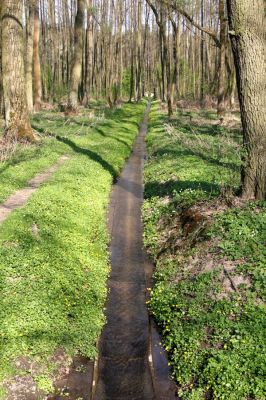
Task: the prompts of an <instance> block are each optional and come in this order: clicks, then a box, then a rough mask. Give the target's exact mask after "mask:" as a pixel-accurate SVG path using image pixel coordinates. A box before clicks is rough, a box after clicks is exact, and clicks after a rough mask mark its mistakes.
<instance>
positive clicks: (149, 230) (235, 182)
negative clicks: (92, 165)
mask: <svg viewBox="0 0 266 400" xmlns="http://www.w3.org/2000/svg"><path fill="white" fill-rule="evenodd" d="M241 141H242V140H241V135H240V124H239V120H238V117H237V116H234V117H233V119H231V120H230V121H228V123H227V125H221V124H220V121H219V120H217V118H216V116H215V113H214V112H208V111H197V110H193V111H188V110H179V111H177V112H176V113H175V115H174V117H173V118H172V119H171V120H169V119H168V118H167V116H166V113H165V112H164V111H163V110H162V109H161V107H160V106H159V105H158V104H157V105H156V104H154V106H153V108H152V111H151V117H150V124H149V135H148V137H147V147H148V161H147V163H146V167H145V203H144V207H143V218H144V230H145V232H144V241H145V245H146V247H147V249H148V251H149V254H150V255H151V257H152V258H153V260H154V262H155V263H156V272H155V275H154V287H153V288H152V290H151V300H150V301H149V307H150V311H151V313H152V314H153V316H154V318H155V320H156V322H157V324H158V325H159V327H160V330H161V334H162V341H163V344H164V347H165V349H166V350H167V351H168V354H169V363H170V365H171V368H172V375H173V377H174V379H175V381H176V382H177V385H178V396H179V398H182V399H189V400H204V399H224V400H239V399H257V400H262V399H265V398H266V384H265V353H266V347H265V343H266V340H265V339H266V338H265V332H266V329H265V328H266V326H265V321H266V319H265V316H266V315H265V294H266V293H265V290H266V282H265V265H266V246H265V244H266V228H265V227H266V202H244V201H242V200H241V199H240V198H238V197H237V196H236V194H237V193H238V191H239V182H240V162H241V151H242V150H241Z"/></svg>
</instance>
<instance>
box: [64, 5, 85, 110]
mask: <svg viewBox="0 0 266 400" xmlns="http://www.w3.org/2000/svg"><path fill="white" fill-rule="evenodd" d="M86 3H87V1H86V0H78V10H77V15H76V19H75V49H74V57H73V62H72V68H71V74H70V89H69V96H68V107H69V109H70V110H76V109H77V107H78V88H79V84H80V80H81V71H82V50H83V45H82V35H83V26H84V17H85V10H86Z"/></svg>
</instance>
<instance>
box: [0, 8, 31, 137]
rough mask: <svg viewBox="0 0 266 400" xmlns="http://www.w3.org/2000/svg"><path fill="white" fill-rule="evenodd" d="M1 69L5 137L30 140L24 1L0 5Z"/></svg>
mask: <svg viewBox="0 0 266 400" xmlns="http://www.w3.org/2000/svg"><path fill="white" fill-rule="evenodd" d="M2 7H3V9H2V69H3V92H4V104H5V136H6V137H7V138H11V139H17V140H22V141H24V140H30V141H31V140H33V139H34V136H33V132H32V129H31V124H30V120H29V114H28V107H27V100H26V85H25V66H24V50H25V48H24V34H23V17H22V15H23V2H22V1H16V0H5V1H4V2H3V3H2Z"/></svg>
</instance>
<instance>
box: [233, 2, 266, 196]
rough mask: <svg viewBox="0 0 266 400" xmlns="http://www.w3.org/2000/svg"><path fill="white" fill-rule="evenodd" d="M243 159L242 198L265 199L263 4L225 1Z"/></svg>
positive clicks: (265, 28)
mask: <svg viewBox="0 0 266 400" xmlns="http://www.w3.org/2000/svg"><path fill="white" fill-rule="evenodd" d="M227 5H228V14H229V24H230V36H231V41H232V47H233V53H234V60H235V65H236V71H237V84H238V93H239V100H240V107H241V117H242V124H243V133H244V146H245V149H246V157H245V162H244V165H243V181H242V184H243V190H242V193H243V197H244V198H247V199H253V198H256V199H266V112H265V104H266V80H265V65H266V56H265V49H266V23H265V2H264V0H227Z"/></svg>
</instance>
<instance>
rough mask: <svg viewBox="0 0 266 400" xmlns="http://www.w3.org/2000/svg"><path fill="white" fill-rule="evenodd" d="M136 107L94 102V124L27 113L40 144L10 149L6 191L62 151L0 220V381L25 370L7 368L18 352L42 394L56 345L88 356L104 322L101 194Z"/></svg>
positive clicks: (123, 149) (121, 157)
mask: <svg viewBox="0 0 266 400" xmlns="http://www.w3.org/2000/svg"><path fill="white" fill-rule="evenodd" d="M143 111H144V104H140V105H125V106H123V107H122V108H121V109H118V110H116V111H105V112H104V111H103V110H102V111H101V113H102V117H101V118H100V119H99V121H98V122H97V121H94V124H93V126H92V125H91V123H88V120H87V118H86V115H85V114H84V115H80V116H75V117H73V118H71V119H69V120H68V121H66V120H65V119H64V117H63V116H61V115H59V114H55V113H50V114H47V113H40V114H38V115H36V116H35V117H34V126H35V129H36V130H37V131H39V132H43V133H42V134H41V141H40V143H39V144H38V145H36V146H33V147H32V148H29V149H25V150H23V149H22V148H21V149H19V152H18V153H15V154H14V156H13V157H12V159H11V160H10V161H9V162H7V163H6V165H5V166H4V169H3V171H2V174H3V175H4V176H5V177H6V180H4V181H2V180H1V186H3V187H4V190H3V191H2V193H3V196H4V197H6V196H7V194H8V193H10V191H11V189H15V188H17V187H20V186H21V185H22V184H23V183H25V181H26V179H28V178H29V177H30V176H32V175H33V173H35V172H37V170H40V169H41V168H44V167H45V166H47V165H49V164H51V163H52V162H53V161H55V160H56V158H57V157H58V155H59V154H63V153H68V154H69V159H68V160H67V161H66V162H65V163H64V164H63V165H62V166H61V167H60V169H59V170H58V171H57V172H56V173H55V174H54V175H53V176H52V177H51V178H50V179H49V180H48V181H47V182H46V183H45V184H43V185H42V186H41V187H40V188H39V189H38V191H37V192H36V193H35V194H34V195H33V196H32V198H31V199H30V201H29V202H28V204H27V205H26V206H25V207H23V208H22V209H20V210H17V211H14V212H13V213H12V214H11V216H10V217H9V218H8V219H7V220H6V221H5V223H4V224H3V225H2V226H1V235H0V244H1V247H0V268H1V273H0V291H1V295H0V337H1V341H0V343H1V345H0V358H1V369H0V380H1V382H3V381H4V380H5V379H7V378H9V377H10V376H12V375H13V374H15V373H16V374H17V373H20V374H22V373H25V371H24V372H23V371H20V372H19V371H17V370H16V369H15V363H16V360H18V359H19V358H20V357H21V356H23V357H27V358H29V359H30V360H33V362H35V363H37V365H38V368H36V373H33V372H32V371H31V372H29V371H28V372H27V373H31V374H33V375H34V380H35V382H37V384H38V385H39V387H40V389H42V390H45V391H46V392H47V391H49V390H48V389H50V387H51V381H49V379H50V380H51V379H52V377H53V374H54V364H53V362H52V356H53V354H54V352H55V351H56V350H57V349H60V348H63V349H64V350H65V352H66V354H70V355H73V354H76V353H77V352H80V353H81V354H82V355H85V356H87V357H90V358H93V357H95V355H96V340H97V338H98V336H99V334H100V332H101V329H102V327H103V324H104V323H105V317H104V312H103V308H104V304H105V300H106V292H107V290H106V279H107V276H108V273H109V259H108V248H107V245H108V234H107V229H106V210H107V205H108V201H109V194H110V190H111V186H112V182H113V179H114V178H115V177H116V176H117V175H118V173H119V171H120V170H121V168H122V166H123V164H124V161H125V159H126V158H127V157H128V156H129V155H130V152H131V147H132V143H133V140H134V138H135V136H136V134H137V132H138V123H139V122H140V120H141V118H142V115H143ZM86 121H87V122H86ZM48 133H49V135H50V137H47V136H46V135H47V134H48ZM55 135H58V136H57V138H55ZM52 136H54V137H52ZM36 155H37V158H36ZM23 167H24V168H26V169H27V171H25V174H24V175H23V176H22V172H21V169H22V168H23ZM11 181H13V182H14V184H13V186H12V185H8V182H11ZM2 182H3V185H2Z"/></svg>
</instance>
